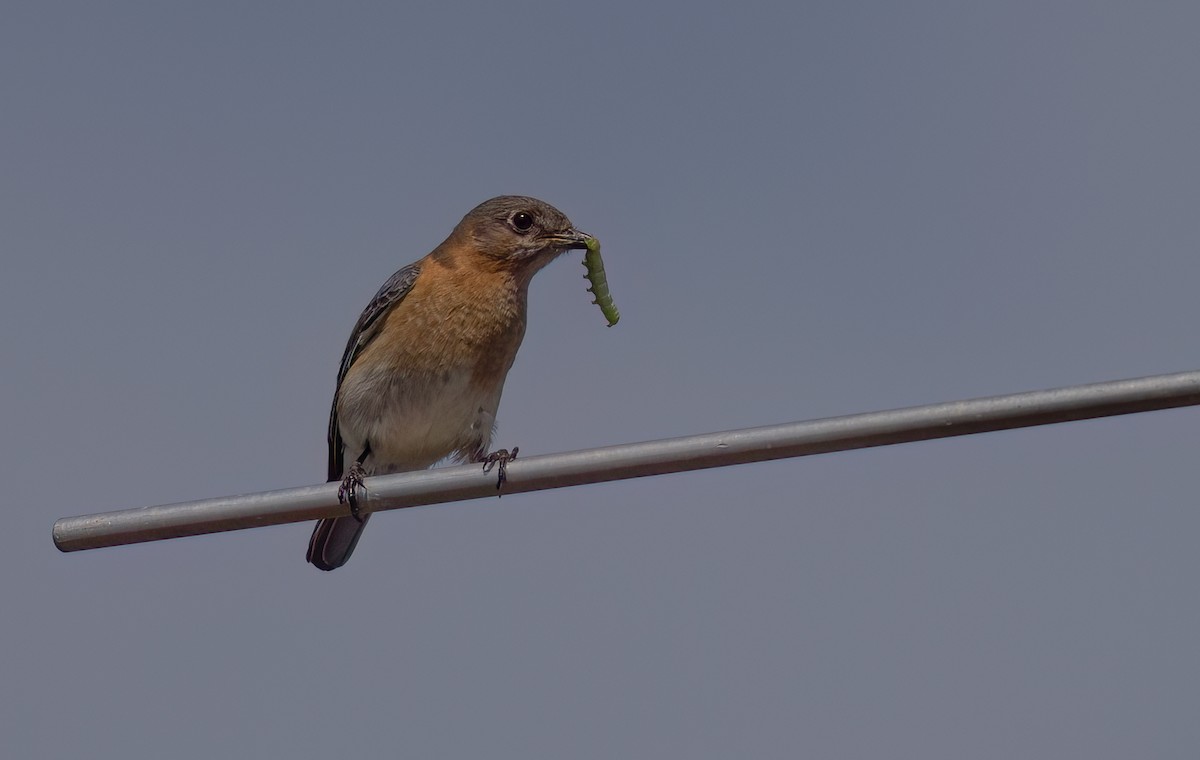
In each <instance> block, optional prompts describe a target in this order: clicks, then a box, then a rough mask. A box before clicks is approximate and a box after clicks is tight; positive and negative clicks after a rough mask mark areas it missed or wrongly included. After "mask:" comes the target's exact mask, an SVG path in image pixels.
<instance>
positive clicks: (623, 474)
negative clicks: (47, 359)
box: [54, 371, 1200, 552]
mask: <svg viewBox="0 0 1200 760" xmlns="http://www.w3.org/2000/svg"><path fill="white" fill-rule="evenodd" d="M1197 404H1200V371H1193V372H1180V373H1177V374H1172V375H1156V376H1153V377H1142V378H1136V379H1132V380H1115V381H1112V382H1105V383H1094V384H1091V385H1076V386H1070V387H1066V388H1057V389H1053V390H1046V391H1032V392H1028V393H1015V394H1011V395H1006V396H992V397H989V398H978V399H971V400H968V401H950V402H945V403H940V404H930V405H928V406H916V407H909V408H907V409H895V410H890V411H883V412H868V413H865V414H852V415H848V416H845V417H830V418H828V419H821V420H810V421H807V422H792V423H786V424H782V425H770V426H767V427H757V428H746V429H743V430H729V431H725V432H720V433H705V434H702V435H692V436H685V437H682V438H668V439H665V440H660V441H646V442H642V443H629V444H622V445H619V446H607V447H604V448H598V449H585V450H582V451H570V452H566V453H561V454H548V455H545V456H534V457H528V458H523V459H519V460H517V461H515V462H513V463H512V464H510V465H509V468H508V483H507V484H506V485H505V487H504V489H505V490H504V492H505V493H506V494H511V493H521V492H523V491H540V490H543V489H547V488H564V487H566V486H575V485H583V484H585V483H602V482H604V481H609V480H621V479H624V478H640V477H645V476H647V475H661V474H664V473H671V472H684V471H687V470H700V469H704V468H708V467H724V466H727V465H732V464H743V463H746V462H761V461H766V460H770V459H783V458H785V457H800V456H809V455H811V454H825V453H829V452H832V451H845V450H848V449H861V448H868V447H871V446H888V445H891V444H896V443H908V442H911V441H925V440H930V439H934V438H949V437H951V436H959V435H971V434H974V433H985V432H989V431H993V430H1006V429H1010V428H1021V427H1030V426H1034V425H1051V424H1054V423H1059V422H1071V421H1074V420H1083V419H1091V418H1095V417H1108V416H1112V415H1117V414H1132V413H1135V412H1148V411H1154V410H1158V409H1170V408H1174V407H1180V406H1193V405H1197ZM495 482H496V481H495V476H494V475H485V474H484V473H483V472H482V471H481V469H480V467H479V466H477V465H464V466H461V467H445V468H438V469H434V470H425V471H422V472H411V473H403V474H399V475H381V476H379V477H374V478H369V479H368V480H367V487H368V491H367V496H366V498H365V499H360V506H362V508H363V509H364V510H367V511H376V512H377V511H382V510H387V509H402V508H405V507H416V506H421V505H426V504H438V503H442V502H448V501H461V500H464V499H480V498H484V497H493V498H494V497H495V495H496V488H495ZM345 514H348V510H347V508H346V507H345V506H343V505H340V504H338V500H337V484H336V483H325V484H321V485H316V486H304V487H301V488H287V489H283V490H279V491H265V492H263V493H253V494H245V495H241V496H226V497H221V498H217V499H206V500H203V501H192V502H185V503H181V504H167V505H163V506H157V507H144V508H140V509H126V510H121V511H119V512H106V513H102V514H94V515H83V516H81V517H67V518H63V519H61V520H58V521H57V522H56V523H55V524H54V544H55V546H57V547H58V548H59V549H61V550H62V551H64V552H69V551H78V550H80V549H96V548H100V547H104V546H118V545H122V544H133V543H140V542H143V541H157V540H160V539H164V538H178V537H181V536H195V535H201V534H204V533H216V532H219V531H226V530H240V529H242V528H257V527H262V526H266V525H279V524H282V523H289V522H299V521H303V520H315V519H317V518H320V517H332V516H336V515H345Z"/></svg>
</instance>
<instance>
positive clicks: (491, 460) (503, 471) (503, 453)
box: [483, 446, 521, 491]
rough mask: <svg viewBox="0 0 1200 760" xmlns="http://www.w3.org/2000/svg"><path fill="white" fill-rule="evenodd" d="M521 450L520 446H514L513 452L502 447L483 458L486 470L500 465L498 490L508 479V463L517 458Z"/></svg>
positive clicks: (497, 475) (497, 476) (497, 482)
mask: <svg viewBox="0 0 1200 760" xmlns="http://www.w3.org/2000/svg"><path fill="white" fill-rule="evenodd" d="M520 450H521V447H520V446H513V450H512V453H511V454H510V453H509V451H508V449H500V450H499V451H493V452H492V453H491V454H488V455H487V456H486V457H484V458H483V471H484V472H491V471H492V468H493V467H495V466H496V465H500V467H499V468H498V470H497V473H496V490H497V491H499V490H500V489H501V488H503V487H504V483H505V482H506V481H507V480H508V463H509V462H511V461H513V460H514V459H516V458H517V452H518V451H520Z"/></svg>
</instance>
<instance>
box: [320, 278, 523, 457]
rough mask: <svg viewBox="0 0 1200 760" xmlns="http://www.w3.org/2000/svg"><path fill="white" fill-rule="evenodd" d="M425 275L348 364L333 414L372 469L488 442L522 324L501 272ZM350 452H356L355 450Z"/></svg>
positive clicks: (465, 451)
mask: <svg viewBox="0 0 1200 760" xmlns="http://www.w3.org/2000/svg"><path fill="white" fill-rule="evenodd" d="M428 271H431V270H430V269H425V270H423V271H422V277H421V278H419V279H418V280H417V282H416V283H415V284H414V287H413V290H412V291H411V292H410V293H409V294H408V296H406V297H405V298H404V300H403V301H401V302H400V303H399V304H398V305H397V306H396V307H395V308H394V309H392V311H391V312H390V313H389V314H387V315H386V316H385V317H384V319H385V320H386V321H385V323H384V324H383V326H382V327H381V329H380V331H379V333H378V334H377V336H376V337H375V339H374V340H372V341H371V343H370V344H369V345H368V346H367V347H366V348H365V349H364V350H363V352H362V354H361V355H360V356H359V358H358V359H357V360H356V361H355V363H354V365H353V366H351V367H350V369H349V370H348V371H347V373H346V376H345V377H344V378H343V380H342V384H341V387H340V389H339V393H338V417H339V428H340V430H341V433H342V438H343V440H344V441H345V443H346V455H347V456H346V461H347V462H350V461H353V460H354V458H355V457H356V456H357V453H360V452H361V451H362V449H363V446H364V445H365V444H366V443H367V442H369V443H370V446H371V456H370V458H368V460H367V462H366V463H365V464H366V467H367V469H368V471H369V472H375V473H382V472H394V471H401V470H412V469H420V468H424V467H428V466H430V465H432V464H434V463H435V462H437V461H438V460H440V459H443V458H445V457H448V456H451V455H458V456H460V457H463V458H467V457H470V456H471V455H472V454H474V453H475V452H476V450H478V449H480V448H486V447H487V446H488V445H489V442H490V440H491V436H492V431H493V428H494V425H495V415H496V410H497V408H498V407H499V404H500V394H501V392H502V390H503V388H504V380H505V378H506V377H507V375H508V370H509V369H510V368H511V367H512V363H513V360H514V359H515V357H516V353H517V349H518V348H519V347H520V344H521V339H522V338H523V337H524V332H525V297H524V292H523V289H519V288H514V287H512V286H511V283H506V282H504V281H503V280H500V279H499V278H494V277H493V278H490V280H491V281H489V278H475V279H474V280H472V279H471V278H465V279H464V278H462V277H459V278H454V277H448V276H446V275H445V273H439V272H438V271H437V270H436V269H433V270H432V271H433V272H434V273H435V275H437V274H440V275H441V276H431V277H428V278H426V277H425V274H426V272H428ZM356 452H357V453H356Z"/></svg>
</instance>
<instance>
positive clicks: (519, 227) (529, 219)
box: [512, 211, 533, 232]
mask: <svg viewBox="0 0 1200 760" xmlns="http://www.w3.org/2000/svg"><path fill="white" fill-rule="evenodd" d="M512 226H513V229H515V230H516V231H517V232H528V231H529V228H530V227H532V226H533V216H532V215H530V214H527V213H525V212H524V211H518V212H517V213H515V214H513V216H512Z"/></svg>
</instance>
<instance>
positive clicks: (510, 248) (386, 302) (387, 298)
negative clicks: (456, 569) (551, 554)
mask: <svg viewBox="0 0 1200 760" xmlns="http://www.w3.org/2000/svg"><path fill="white" fill-rule="evenodd" d="M588 240H589V236H587V235H585V234H584V233H582V232H580V231H579V230H577V229H575V227H574V226H572V225H571V221H570V220H569V219H567V217H566V216H565V215H564V214H563V213H562V212H561V211H559V210H558V209H556V208H554V207H553V206H551V205H550V204H548V203H544V202H542V201H539V200H537V199H536V198H527V197H522V196H516V195H505V196H500V197H498V198H492V199H491V200H489V201H484V202H483V203H481V204H480V205H478V206H476V207H475V208H474V209H472V210H471V212H470V213H468V214H467V215H466V216H464V217H463V219H462V221H461V222H459V223H458V226H456V227H455V228H454V231H453V232H451V233H450V237H448V238H446V240H445V242H443V243H442V244H441V245H439V246H438V247H437V248H434V249H433V252H432V253H430V254H429V255H428V256H426V257H425V258H423V259H421V260H420V261H417V262H415V263H413V264H409V265H408V266H406V267H404V268H403V269H401V270H400V271H398V272H396V273H395V274H393V275H392V276H391V278H390V279H388V281H387V282H385V283H384V284H383V287H382V288H380V289H379V292H378V293H376V294H375V297H374V298H372V299H371V302H370V303H369V304H367V308H366V309H364V310H363V312H362V314H361V315H360V316H359V318H358V322H357V323H356V324H355V325H354V330H353V332H351V334H350V340H349V341H348V342H347V343H346V351H345V353H344V354H343V355H342V365H341V368H340V369H339V370H338V378H337V389H336V390H335V391H334V395H333V408H332V410H331V411H330V413H329V480H330V481H331V482H332V481H335V480H341V481H342V487H341V488H340V489H339V490H338V498H339V499H343V498H348V500H349V502H350V509H351V513H352V516H350V517H330V518H326V519H324V520H321V521H320V522H318V523H317V527H316V529H314V530H313V534H312V539H311V540H310V541H309V543H308V561H309V562H311V563H312V564H314V565H316V566H317V567H318V568H320V569H321V570H333V569H335V568H338V567H341V566H342V565H344V564H346V560H348V559H349V558H350V554H351V552H353V551H354V547H355V545H356V544H357V543H358V539H359V537H360V536H361V535H362V531H363V528H364V527H365V526H366V524H367V519H368V518H370V516H371V515H370V514H369V513H368V514H365V515H359V514H358V506H357V500H356V495H355V490H356V488H358V487H359V486H361V485H362V479H363V477H365V476H367V475H382V474H385V473H392V472H406V471H410V470H421V469H424V468H426V467H429V466H431V465H433V464H434V463H435V462H437V461H439V460H441V459H445V458H446V457H453V458H455V459H457V460H459V461H472V462H485V463H488V466H490V464H491V463H494V462H499V464H500V473H499V479H498V481H497V487H499V486H500V485H501V484H502V483H503V482H504V465H505V463H506V462H507V461H508V460H509V459H510V458H512V457H510V456H509V454H508V452H506V451H503V450H501V451H498V452H495V453H494V454H488V445H489V443H490V442H491V438H492V433H493V430H494V428H495V416H496V408H497V407H498V406H499V404H500V392H501V391H502V390H503V389H504V378H505V376H507V375H508V370H509V368H510V367H512V364H513V360H514V359H515V358H516V355H517V349H518V348H519V347H520V345H521V339H522V338H523V337H524V336H525V316H526V302H527V299H528V292H529V281H530V280H531V279H532V278H533V276H534V275H535V274H536V273H537V272H538V270H540V269H541V268H542V267H544V266H546V265H547V264H549V263H550V262H551V261H552V260H553V259H554V258H555V257H557V256H558V255H559V254H561V253H563V252H564V251H568V250H571V249H578V248H585V247H586V243H587V241H588ZM515 455H516V449H513V454H512V456H515ZM347 463H349V466H348V467H347V466H346V465H347Z"/></svg>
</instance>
